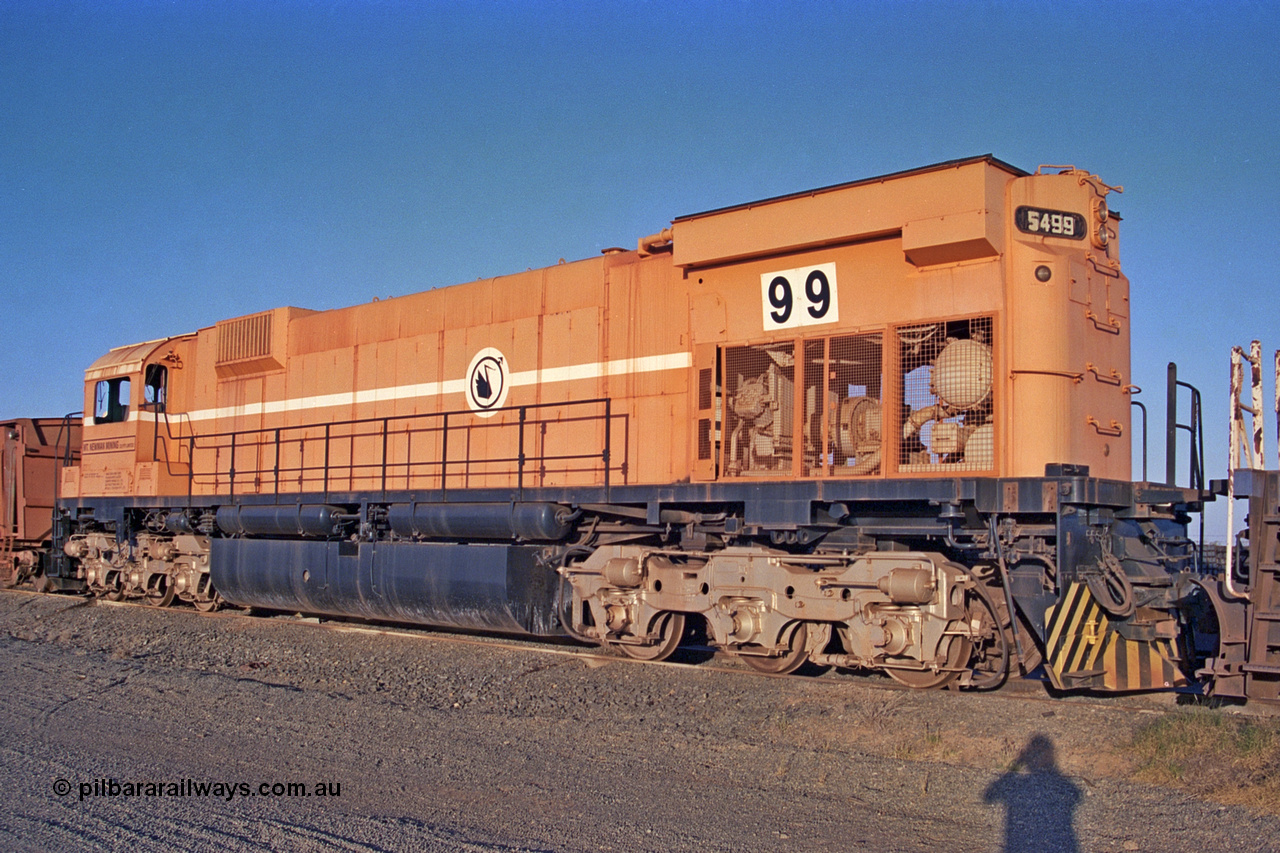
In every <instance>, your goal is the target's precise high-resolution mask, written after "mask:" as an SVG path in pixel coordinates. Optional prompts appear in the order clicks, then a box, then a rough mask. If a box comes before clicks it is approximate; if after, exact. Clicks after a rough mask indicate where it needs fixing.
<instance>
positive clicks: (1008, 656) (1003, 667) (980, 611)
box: [969, 586, 1017, 690]
mask: <svg viewBox="0 0 1280 853" xmlns="http://www.w3.org/2000/svg"><path fill="white" fill-rule="evenodd" d="M1007 611H1008V608H1007V607H1000V606H999V605H997V604H996V600H995V599H994V598H992V596H991V594H990V593H989V591H988V590H986V589H985V588H983V587H981V586H978V587H975V588H974V594H973V596H972V597H971V598H970V600H969V628H970V630H971V631H972V632H973V634H974V635H975V639H974V640H971V641H970V642H971V643H972V644H973V650H974V655H975V659H974V662H973V664H974V666H973V674H972V677H971V679H970V681H969V686H970V687H972V688H974V689H975V690H996V689H998V688H999V687H1000V686H1001V685H1002V684H1004V682H1005V680H1006V679H1007V678H1008V677H1009V664H1010V662H1011V661H1012V660H1013V659H1014V658H1015V657H1016V655H1017V653H1016V652H1015V651H1014V642H1013V632H1012V629H1011V628H1010V627H1009V624H1008V612H1007Z"/></svg>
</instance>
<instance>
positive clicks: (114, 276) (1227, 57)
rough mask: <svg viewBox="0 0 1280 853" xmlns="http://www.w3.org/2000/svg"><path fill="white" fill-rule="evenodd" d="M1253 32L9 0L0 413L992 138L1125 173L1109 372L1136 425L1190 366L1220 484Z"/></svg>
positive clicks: (1241, 253)
mask: <svg viewBox="0 0 1280 853" xmlns="http://www.w3.org/2000/svg"><path fill="white" fill-rule="evenodd" d="M1277 47H1280V4H1278V3H1249V2H1230V0H1224V2H1213V3H1144V2H1129V3H1103V2H1053V3H1048V2H964V1H963V0H960V2H952V3H940V2H937V3H935V2H861V3H858V2H850V3H821V2H814V3H781V2H777V3H770V2H714V3H701V2H682V3H666V2H634V3H622V2H607V0H604V2H601V0H596V2H559V3H557V2H537V3H535V2H488V3H481V2H463V1H461V0H460V2H420V3H400V2H373V0H370V2H360V3H355V2H323V3H322V2H301V0H274V1H273V2H237V0H229V2H217V3H203V2H144V1H143V0H135V2H109V0H97V2H55V0H36V1H35V2H33V1H32V0H0V81H2V82H3V85H0V128H3V131H2V132H0V286H2V287H3V291H2V292H3V294H4V296H5V300H4V302H5V307H4V309H3V311H2V312H0V344H2V346H0V377H3V379H0V400H2V401H3V403H0V414H2V415H4V416H21V415H33V414H41V415H53V414H61V413H63V412H66V411H69V410H72V409H78V408H79V407H80V388H81V385H80V383H81V380H82V375H83V374H82V371H83V370H84V368H85V367H86V366H87V365H88V364H90V363H91V362H92V361H93V360H94V359H95V358H97V357H98V356H99V355H101V354H102V353H103V352H105V351H106V350H107V349H109V348H111V347H112V346H118V345H121V344H127V343H133V342H136V341H141V340H148V339H153V338H158V337H163V336H166V335H169V334H175V333H180V332H186V331H191V330H194V329H196V328H199V327H202V326H208V325H211V324H213V323H214V322H216V321H217V320H219V319H223V318H226V317H231V316H238V315H241V314H247V313H251V312H254V311H259V310H262V309H265V308H269V307H273V306H277V305H280V304H293V305H299V306H303V307H309V308H332V307H338V306H343V305H349V304H353V303H356V302H363V301H367V300H369V299H371V298H373V297H375V296H379V297H386V296H390V295H400V294H405V293H411V292H415V291H418V290H423V289H426V288H430V287H435V286H439V285H447V284H453V283H457V282H461V281H467V280H471V279H475V278H477V277H482V276H491V275H497V274H502V273H507V272H512V271H516V270H522V269H525V268H528V267H537V266H542V265H546V264H552V263H555V262H556V261H557V260H558V259H560V258H567V259H574V258H580V257H588V256H591V255H594V254H596V253H597V252H598V251H599V250H600V249H602V248H605V247H607V246H614V245H617V246H627V247H630V246H634V245H635V240H636V238H637V237H639V236H642V235H645V234H650V233H653V232H655V231H658V230H660V229H661V228H663V227H665V226H666V225H667V223H668V222H669V221H670V220H671V219H672V218H673V217H675V216H678V215H681V214H686V213H692V212H696V211H701V210H706V209H710V208H715V207H718V206H722V205H726V204H733V203H737V202H743V201H749V200H753V199H758V198H763V197H767V196H771V195H776V194H780V193H785V192H791V191H796V190H802V189H808V188H812V187H818V186H825V185H829V184H833V183H839V182H842V181H847V180H853V179H857V178H863V177H869V176H873V175H878V174H883V173H886V172H891V171H895V170H900V169H907V168H912V167H916V166H921V165H925V164H929V163H934V162H938V161H942V160H949V159H953V158H958V157H965V156H970V155H975V154H985V153H992V154H995V155H996V156H997V157H999V158H1001V159H1003V160H1006V161H1008V162H1010V163H1012V164H1014V165H1017V166H1021V167H1022V168H1025V169H1029V170H1033V169H1035V168H1036V167H1037V166H1038V165H1039V164H1041V163H1053V164H1068V163H1069V164H1074V165H1076V166H1079V167H1082V168H1087V169H1089V170H1090V171H1092V172H1096V173H1098V174H1099V175H1100V176H1101V177H1102V178H1103V179H1104V180H1105V181H1107V182H1108V183H1112V184H1121V185H1123V186H1124V188H1125V192H1124V194H1123V195H1122V196H1119V197H1118V198H1114V199H1113V204H1112V206H1113V207H1114V208H1115V209H1117V210H1119V211H1120V213H1121V214H1122V215H1123V216H1124V219H1125V221H1124V225H1123V231H1122V262H1123V264H1124V267H1125V270H1126V272H1127V273H1128V275H1129V277H1130V279H1131V280H1132V283H1133V297H1132V299H1133V314H1134V318H1133V321H1134V327H1133V332H1134V336H1133V348H1134V377H1133V379H1134V381H1135V382H1136V383H1137V384H1139V385H1141V386H1143V388H1145V389H1146V394H1145V395H1144V399H1146V401H1147V403H1148V406H1149V407H1150V408H1151V409H1152V415H1153V417H1154V418H1155V419H1156V420H1157V421H1160V420H1161V419H1162V418H1163V410H1164V406H1163V382H1164V374H1165V364H1166V363H1167V362H1168V361H1170V360H1176V361H1178V362H1179V364H1180V369H1181V373H1182V376H1183V377H1184V378H1185V379H1187V380H1188V381H1190V382H1192V383H1194V384H1196V385H1198V386H1199V387H1200V388H1201V390H1202V391H1203V392H1204V394H1205V395H1206V404H1207V407H1206V418H1207V419H1208V420H1209V421H1210V423H1209V427H1210V429H1209V434H1208V441H1209V447H1210V464H1211V467H1212V468H1213V472H1212V473H1211V476H1219V475H1220V472H1221V470H1222V468H1223V467H1224V465H1225V445H1226V439H1225V421H1226V412H1225V409H1226V398H1227V391H1226V377H1227V363H1228V362H1227V359H1228V353H1229V349H1230V346H1231V345H1232V344H1233V343H1240V344H1247V343H1248V341H1249V339H1251V338H1253V337H1260V338H1262V340H1263V345H1264V350H1265V351H1266V352H1268V353H1269V352H1270V351H1272V350H1274V349H1276V348H1277V347H1280V327H1278V326H1280V323H1277V318H1280V288H1278V287H1277V269H1280V249H1278V248H1277V247H1278V246H1280V240H1278V239H1277V237H1276V228H1277V225H1278V224H1280V216H1278V215H1277V214H1278V213H1280V201H1278V199H1280V158H1278V157H1277V154H1278V153H1280V152H1278V151H1277V139H1280V103H1277V101H1278V100H1280V97H1278V96H1277V93H1278V92H1280V60H1277V57H1276V52H1277ZM1268 393H1270V391H1269V390H1268ZM1272 426H1273V425H1272ZM1273 438H1274V436H1272V439H1273ZM1271 445H1272V448H1273V452H1274V447H1275V443H1274V440H1271ZM1161 448H1162V435H1161V430H1160V429H1156V430H1155V431H1154V432H1153V434H1152V457H1151V458H1152V466H1153V474H1154V475H1155V476H1157V477H1158V475H1159V474H1160V473H1161V472H1162V470H1163V469H1162V463H1161V462H1158V461H1157V460H1162V459H1163V456H1162V450H1161ZM1182 455H1183V458H1184V459H1185V449H1184V451H1183V453H1182Z"/></svg>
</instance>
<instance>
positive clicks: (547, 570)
mask: <svg viewBox="0 0 1280 853" xmlns="http://www.w3.org/2000/svg"><path fill="white" fill-rule="evenodd" d="M554 556H555V555H554V553H552V552H551V550H550V549H547V548H543V547H537V546H530V545H505V544H495V545H474V544H467V545H457V544H447V543H421V542H361V543H356V542H350V541H341V542H317V541H299V540H266V539H214V540H212V541H211V542H210V574H211V578H212V581H213V586H214V589H216V590H218V592H219V593H220V594H221V595H222V597H223V598H224V599H226V600H227V601H229V602H231V603H232V604H237V605H240V606H242V607H261V608H265V609H270V610H286V611H294V612H299V613H313V614H318V615H327V616H346V617H352V618H358V619H378V620H386V621H392V622H404V623H408V624H415V625H431V626H436V627H442V628H463V629H468V630H476V631H496V632H501V633H506V634H522V635H529V636H535V637H560V636H565V633H564V629H563V628H562V627H561V619H560V613H561V607H560V582H559V581H560V578H559V575H557V574H556V570H555V563H554Z"/></svg>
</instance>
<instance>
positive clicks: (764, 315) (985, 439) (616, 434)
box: [66, 158, 1130, 497]
mask: <svg viewBox="0 0 1280 853" xmlns="http://www.w3.org/2000/svg"><path fill="white" fill-rule="evenodd" d="M1108 190H1109V188H1107V187H1106V186H1105V185H1103V184H1101V183H1100V182H1099V181H1097V179H1095V178H1091V177H1089V176H1085V175H1083V174H1081V173H1077V172H1072V173H1068V174H1053V175H1034V176H1026V175H1023V174H1022V173H1020V172H1018V171H1017V170H1014V169H1012V168H1010V167H1008V166H1005V165H1004V164H1001V163H999V162H998V161H995V160H992V159H990V158H982V159H978V160H971V161H963V162H960V163H954V164H947V165H945V166H942V167H934V168H931V169H925V170H921V171H919V172H912V173H907V174H904V175H897V176H891V177H888V178H881V179H877V180H875V181H870V182H860V183H855V184H850V185H845V186H840V187H834V188H831V189H827V190H822V191H817V192H813V193H808V194H805V195H802V196H793V197H786V198H781V199H775V200H771V201H767V202H761V203H757V204H754V205H748V206H744V207H740V208H731V209H727V210H722V211H715V212H711V213H707V214H702V215H698V216H690V217H685V218H682V219H679V220H677V221H676V222H675V223H674V225H673V227H672V228H671V229H670V231H669V232H667V233H666V234H663V235H655V238H650V239H647V240H645V241H642V242H643V243H644V245H643V246H642V247H641V248H642V251H640V252H623V251H614V252H610V253H609V254H606V255H604V256H602V257H600V258H596V259H594V260H586V261H579V262H576V263H570V264H562V265H559V266H556V267H550V268H547V269H541V270H533V271H530V272H526V273H519V274H516V275H511V276H505V277H500V278H496V279H491V280H483V281H478V282H473V283H470V284H465V285H458V286H455V287H450V288H442V289H439V290H433V291H427V292H425V293H419V294H415V295H412V296H407V297H401V298H396V299H388V300H386V301H381V302H373V303H370V304H366V305H360V306H355V307H352V308H346V309H340V310H334V311H324V312H312V311H306V310H303V309H298V308H281V309H277V310H274V311H269V312H265V313H263V314H257V315H252V316H249V317H242V318H238V319H234V320H228V321H225V322H222V323H218V324H217V325H216V326H214V327H213V328H210V329H204V330H201V331H200V332H199V333H197V334H194V335H183V336H179V337H176V338H170V339H166V340H162V341H156V342H153V343H150V344H143V345H139V346H135V347H126V348H122V349H121V350H115V351H113V352H112V353H110V354H108V355H107V356H105V357H103V358H102V359H100V360H99V361H98V362H96V363H95V364H94V365H93V366H92V367H91V368H90V369H89V371H88V374H87V379H88V381H87V387H86V411H92V412H93V414H92V415H91V416H90V417H87V418H86V421H85V424H86V429H87V432H86V440H87V442H88V444H87V447H88V448H89V450H90V453H89V458H87V459H86V461H85V463H84V464H83V465H82V466H81V468H80V470H79V472H78V477H79V482H78V483H77V482H75V477H76V476H77V475H76V474H74V473H72V472H68V473H67V475H66V476H67V477H68V483H67V487H68V489H70V490H74V491H77V492H78V493H79V494H81V495H84V496H86V497H88V496H112V495H114V496H125V495H129V496H144V495H174V494H186V493H188V492H190V493H191V494H196V495H227V494H256V493H264V492H272V493H276V492H279V493H297V492H315V491H359V490H365V489H370V488H376V489H383V488H408V489H417V488H428V489H429V488H440V487H441V486H446V487H457V488H485V487H498V488H501V487H507V488H510V487H513V486H516V485H517V480H518V478H519V475H520V474H521V473H523V480H522V483H523V485H524V486H526V487H540V486H560V485H602V484H603V483H604V474H605V470H604V469H605V466H604V464H603V461H601V460H602V454H603V447H604V444H605V443H606V435H605V432H606V430H605V427H604V421H603V410H602V408H601V407H600V406H595V407H594V408H593V407H591V406H588V405H585V404H584V402H583V401H587V400H604V399H608V400H610V401H611V412H610V418H611V424H610V429H609V433H610V434H609V435H608V436H607V438H608V439H609V440H608V444H609V445H610V449H611V453H610V460H609V466H608V468H609V472H608V473H609V476H610V481H611V482H612V483H613V484H615V485H630V484H650V485H663V484H669V483H679V482H687V481H723V480H728V479H745V478H750V479H753V480H758V479H762V478H765V479H768V478H773V479H794V478H810V477H818V478H825V477H850V476H852V477H879V478H888V477H904V476H919V475H937V474H939V473H951V472H958V471H963V472H980V473H983V474H987V475H990V476H997V477H1010V476H1013V477H1019V476H1033V477H1034V476H1043V475H1044V466H1045V465H1046V464H1049V463H1066V464H1073V465H1085V466H1088V467H1089V468H1090V471H1091V473H1093V474H1095V475H1097V476H1103V477H1107V478H1110V479H1120V480H1127V479H1129V473H1130V472H1129V458H1130V453H1129V430H1128V423H1129V400H1128V397H1127V393H1128V390H1129V387H1128V385H1127V384H1126V376H1127V374H1128V370H1129V364H1128V352H1129V346H1128V341H1129V337H1128V335H1129V328H1128V282H1127V280H1126V279H1125V278H1124V276H1123V274H1122V273H1121V272H1120V267H1119V262H1118V249H1117V244H1116V240H1115V231H1116V228H1117V222H1118V220H1117V218H1116V217H1115V216H1114V215H1113V214H1109V213H1108V211H1107V205H1106V201H1105V199H1106V195H1107V193H1108ZM939 210H941V211H945V213H942V214H941V215H939V214H938V211H939ZM1018 210H1023V211H1025V210H1032V211H1037V212H1045V213H1046V215H1045V216H1044V219H1045V222H1046V225H1045V227H1044V230H1040V229H1039V226H1038V224H1037V227H1036V229H1035V230H1031V229H1029V228H1027V227H1026V226H1025V225H1024V227H1021V228H1020V227H1018V226H1017V225H1016V224H1015V220H1016V218H1017V215H1016V214H1015V211H1018ZM1049 211H1059V212H1058V213H1049ZM1070 211H1085V213H1084V214H1079V213H1077V214H1075V216H1074V217H1072V218H1069V217H1068V213H1069V212H1070ZM1023 215H1025V213H1024V214H1023ZM1051 216H1057V217H1059V219H1065V220H1066V221H1067V222H1068V223H1069V225H1068V226H1067V228H1068V229H1069V233H1062V232H1063V226H1062V225H1061V224H1059V225H1058V226H1057V228H1058V231H1059V233H1053V231H1052V228H1053V226H1051V225H1048V224H1047V223H1048V222H1049V220H1050V217H1051ZM1097 234H1106V235H1107V236H1106V237H1105V238H1104V239H1099V238H1098V237H1097ZM1042 278H1043V280H1041V279H1042ZM966 342H967V343H966ZM944 352H945V356H944ZM122 389H123V390H122ZM483 391H488V392H489V394H488V395H484V394H482V392H483ZM122 394H129V395H131V397H130V398H129V399H124V398H123V397H122ZM134 398H136V399H134ZM726 402H729V403H731V404H730V405H726ZM525 406H533V407H538V408H537V409H536V413H535V412H526V418H533V419H534V420H533V421H529V422H528V423H536V427H537V428H536V429H534V428H533V427H531V426H529V425H528V423H527V425H526V432H527V435H526V436H525V444H524V445H523V446H522V445H521V444H520V442H519V440H518V436H517V435H516V432H517V430H516V429H514V428H513V427H514V426H516V425H518V418H519V407H525ZM504 409H505V411H504ZM445 412H453V413H455V414H457V415H458V417H455V418H454V421H453V424H452V429H453V430H456V431H457V433H456V441H455V442H454V445H455V446H454V448H453V449H452V450H451V452H450V454H449V455H448V456H447V457H446V455H445V454H444V451H443V449H442V438H443V432H444V429H443V420H442V414H443V413H445ZM467 412H471V413H473V416H471V417H464V416H463V415H464V413H467ZM381 419H391V420H390V423H388V424H387V426H386V428H385V432H386V447H385V452H384V446H383V433H384V429H383V427H382V425H381V423H379V421H380V420H381ZM337 424H360V426H349V427H347V428H345V429H344V431H343V435H342V438H343V439H344V440H343V441H337V440H335V436H334V432H333V429H332V427H333V426H334V425H337ZM325 425H329V426H330V432H329V436H328V442H327V444H326V443H325V438H324V435H323V427H324V426H325ZM276 430H280V431H282V432H281V436H280V442H279V444H277V443H276V441H275V431H276ZM232 433H239V434H241V436H242V440H244V441H245V444H243V445H238V446H237V447H236V459H235V460H234V466H233V460H232V459H231V451H232V448H231V445H230V440H229V436H230V434H232ZM213 436H218V437H223V436H227V437H228V438H225V439H222V440H216V439H213V438H211V437H213ZM453 437H455V436H452V435H451V438H453ZM192 439H195V441H194V442H193V441H192ZM320 448H323V449H324V450H326V451H327V453H328V459H327V462H328V464H327V466H325V465H322V464H321V462H323V461H324V460H323V458H321V459H319V460H318V459H317V457H316V456H314V455H310V454H311V451H313V450H317V449H320ZM585 448H593V449H596V453H595V455H596V456H599V457H601V460H594V459H588V458H575V459H572V460H569V459H563V458H560V457H564V456H575V457H576V456H580V455H581V451H582V450H583V449H585ZM521 450H523V451H524V454H525V456H526V462H525V464H524V466H523V472H521V471H520V470H518V469H520V467H521V466H519V465H517V464H515V463H516V462H518V456H519V454H520V451H521ZM532 459H537V460H539V463H538V464H536V465H534V464H532V462H531V461H529V460H532ZM498 460H504V461H498ZM326 468H327V472H326V470H325V469H326ZM442 471H443V474H442ZM326 473H327V474H328V477H329V481H328V482H327V483H326V482H325V481H324V476H325V474H326ZM233 474H234V475H235V480H234V482H232V479H231V478H232V475H233ZM317 486H320V487H321V488H316V487H317ZM326 486H327V488H325V487H326Z"/></svg>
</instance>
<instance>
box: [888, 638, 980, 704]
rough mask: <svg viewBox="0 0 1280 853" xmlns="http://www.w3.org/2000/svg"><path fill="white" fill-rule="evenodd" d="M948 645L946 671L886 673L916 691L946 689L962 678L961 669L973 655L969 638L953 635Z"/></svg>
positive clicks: (903, 670) (917, 670)
mask: <svg viewBox="0 0 1280 853" xmlns="http://www.w3.org/2000/svg"><path fill="white" fill-rule="evenodd" d="M946 643H947V650H946V658H947V663H946V667H947V668H946V669H943V670H941V671H939V672H934V671H933V670H929V669H925V670H919V669H888V668H886V670H885V671H886V672H888V673H889V677H890V678H892V679H893V680H894V681H897V682H899V683H900V684H905V685H907V686H908V687H913V688H915V689H916V690H937V689H938V688H940V687H946V686H947V685H948V684H950V683H951V682H953V681H955V680H956V679H957V678H959V677H960V670H961V668H962V667H964V665H965V664H967V663H968V662H969V656H970V655H972V654H973V644H972V643H970V642H969V640H968V638H967V637H959V636H955V635H952V636H950V637H948V638H947V640H946Z"/></svg>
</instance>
